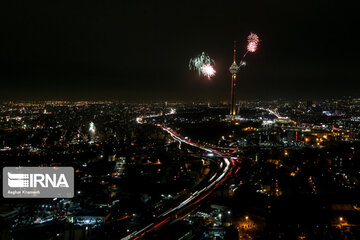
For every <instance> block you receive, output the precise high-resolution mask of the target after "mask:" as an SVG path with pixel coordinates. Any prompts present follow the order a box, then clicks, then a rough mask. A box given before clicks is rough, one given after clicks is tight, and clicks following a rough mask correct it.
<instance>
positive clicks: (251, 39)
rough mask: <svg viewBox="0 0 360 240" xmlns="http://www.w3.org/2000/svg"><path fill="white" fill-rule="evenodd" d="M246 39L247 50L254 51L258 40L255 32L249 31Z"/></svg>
mask: <svg viewBox="0 0 360 240" xmlns="http://www.w3.org/2000/svg"><path fill="white" fill-rule="evenodd" d="M247 41H248V45H247V50H248V51H249V52H255V51H256V49H257V47H258V45H259V42H260V39H259V37H258V35H256V34H255V33H250V35H249V36H248V37H247Z"/></svg>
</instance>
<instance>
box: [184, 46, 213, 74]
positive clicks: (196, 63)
mask: <svg viewBox="0 0 360 240" xmlns="http://www.w3.org/2000/svg"><path fill="white" fill-rule="evenodd" d="M213 65H215V61H214V60H213V59H211V58H210V57H209V55H207V54H206V53H205V52H202V53H201V54H199V55H197V56H196V57H194V58H191V59H190V61H189V69H190V70H196V71H198V73H199V76H200V74H203V75H204V76H206V77H208V78H209V79H210V78H211V77H212V76H214V75H215V70H214V67H213Z"/></svg>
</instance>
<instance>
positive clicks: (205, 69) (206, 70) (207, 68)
mask: <svg viewBox="0 0 360 240" xmlns="http://www.w3.org/2000/svg"><path fill="white" fill-rule="evenodd" d="M201 72H202V74H203V75H204V76H205V77H207V78H208V79H211V77H213V76H215V73H216V71H215V69H214V67H213V66H212V65H210V64H205V65H203V66H202V68H201Z"/></svg>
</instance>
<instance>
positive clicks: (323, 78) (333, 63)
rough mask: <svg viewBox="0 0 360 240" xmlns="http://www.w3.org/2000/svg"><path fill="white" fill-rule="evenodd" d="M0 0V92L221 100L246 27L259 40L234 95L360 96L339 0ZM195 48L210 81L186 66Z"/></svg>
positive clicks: (350, 34) (37, 96)
mask: <svg viewBox="0 0 360 240" xmlns="http://www.w3.org/2000/svg"><path fill="white" fill-rule="evenodd" d="M3 2H7V3H1V4H0V5H1V6H0V13H1V15H0V16H1V19H0V20H1V22H0V31H1V40H0V44H1V47H0V65H1V67H0V78H1V87H0V98H1V99H2V100H4V99H5V100H6V99H14V100H15V99H24V100H32V99H34V100H42V99H70V100H82V99H125V100H131V101H144V100H181V99H183V100H227V99H228V98H229V93H230V81H231V76H230V73H229V72H228V67H229V66H230V64H231V63H232V47H233V40H237V41H238V52H240V53H244V52H245V48H246V36H247V35H248V34H249V32H255V33H257V34H258V35H259V36H260V38H261V39H262V42H261V46H260V47H259V50H258V52H256V53H254V54H251V55H250V54H249V55H248V57H247V63H248V65H247V66H246V68H245V69H243V70H242V72H241V73H240V76H239V85H238V86H239V88H238V90H237V91H238V99H275V98H285V99H286V98H290V99H309V98H312V99H316V98H324V97H334V96H335V97H337V96H343V95H352V96H360V94H359V89H360V88H359V87H360V81H359V71H357V67H358V64H359V62H360V61H359V54H358V53H359V43H358V42H359V38H358V31H359V24H358V23H359V22H358V20H357V18H358V11H357V9H356V8H355V6H352V5H351V4H350V3H346V2H343V1H314V0H313V1H308V0H302V1H289V0H287V1H263V2H261V1H240V0H237V1H202V0H201V1H199V0H193V1H150V0H142V1H138V0H132V1H120V0H118V1H112V2H110V1H78V0H76V1H71V2H70V3H64V2H63V1H41V2H40V1H24V2H20V1H3ZM352 2H354V4H355V2H356V1H352ZM4 4H6V5H4ZM202 51H205V52H207V53H208V54H209V55H210V56H211V57H212V58H213V59H214V60H215V61H216V70H217V76H216V77H214V78H213V79H212V80H211V81H209V80H207V79H205V78H202V77H199V76H198V75H197V74H196V73H195V72H191V71H189V70H188V62H189V58H191V57H193V56H195V55H197V54H199V53H201V52H202Z"/></svg>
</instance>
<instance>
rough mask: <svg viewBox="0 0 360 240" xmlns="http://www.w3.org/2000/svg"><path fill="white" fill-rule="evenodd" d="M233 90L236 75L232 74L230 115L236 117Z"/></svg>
mask: <svg viewBox="0 0 360 240" xmlns="http://www.w3.org/2000/svg"><path fill="white" fill-rule="evenodd" d="M235 88H236V74H233V75H232V79H231V106H230V115H236V102H235Z"/></svg>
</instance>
